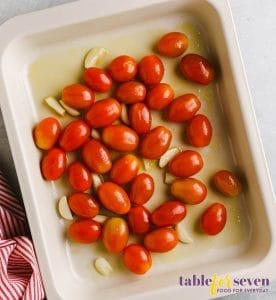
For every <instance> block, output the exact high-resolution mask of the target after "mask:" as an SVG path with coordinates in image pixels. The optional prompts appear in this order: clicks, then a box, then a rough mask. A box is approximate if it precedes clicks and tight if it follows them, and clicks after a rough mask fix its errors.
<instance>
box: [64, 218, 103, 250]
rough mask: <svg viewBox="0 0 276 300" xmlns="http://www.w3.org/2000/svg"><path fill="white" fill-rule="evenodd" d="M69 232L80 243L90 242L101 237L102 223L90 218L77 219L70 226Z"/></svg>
mask: <svg viewBox="0 0 276 300" xmlns="http://www.w3.org/2000/svg"><path fill="white" fill-rule="evenodd" d="M68 234H69V236H70V238H71V239H72V240H74V241H76V242H78V243H83V244H90V243H93V242H96V241H97V240H98V239H99V237H100V235H101V224H99V223H98V222H96V221H94V220H90V219H83V220H77V221H74V222H73V223H72V224H71V225H70V226H69V229H68Z"/></svg>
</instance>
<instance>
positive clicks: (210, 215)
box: [200, 203, 227, 235]
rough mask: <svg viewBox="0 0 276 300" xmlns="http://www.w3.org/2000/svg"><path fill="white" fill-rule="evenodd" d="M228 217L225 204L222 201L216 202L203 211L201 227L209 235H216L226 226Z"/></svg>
mask: <svg viewBox="0 0 276 300" xmlns="http://www.w3.org/2000/svg"><path fill="white" fill-rule="evenodd" d="M226 219H227V212H226V208H225V206H224V205H223V204H221V203H214V204H212V205H211V206H209V207H208V208H207V209H206V210H205V211H204V212H203V214H202V216H201V219H200V228H201V230H202V231H203V232H204V233H206V234H208V235H216V234H218V233H220V232H221V231H222V229H223V228H224V226H225V224H226Z"/></svg>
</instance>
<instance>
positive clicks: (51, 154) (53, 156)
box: [41, 148, 67, 180]
mask: <svg viewBox="0 0 276 300" xmlns="http://www.w3.org/2000/svg"><path fill="white" fill-rule="evenodd" d="M66 161H67V158H66V154H65V152H64V151H63V150H61V149H59V148H52V149H50V150H49V151H48V152H47V153H46V154H45V155H44V157H43V158H42V161H41V173H42V175H43V177H44V179H46V180H57V179H59V178H60V177H61V176H62V175H63V173H64V172H65V169H66Z"/></svg>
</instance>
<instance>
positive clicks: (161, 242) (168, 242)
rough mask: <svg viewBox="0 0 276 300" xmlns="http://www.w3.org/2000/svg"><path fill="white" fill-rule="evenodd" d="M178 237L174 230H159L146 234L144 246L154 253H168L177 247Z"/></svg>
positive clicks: (163, 228) (166, 228)
mask: <svg viewBox="0 0 276 300" xmlns="http://www.w3.org/2000/svg"><path fill="white" fill-rule="evenodd" d="M177 243H178V236H177V233H176V231H175V230H174V229H173V228H168V227H162V228H157V229H155V230H153V231H151V232H149V233H147V234H146V236H145V238H144V246H145V247H146V249H148V250H149V251H152V252H168V251H170V250H172V249H173V248H175V247H176V245H177Z"/></svg>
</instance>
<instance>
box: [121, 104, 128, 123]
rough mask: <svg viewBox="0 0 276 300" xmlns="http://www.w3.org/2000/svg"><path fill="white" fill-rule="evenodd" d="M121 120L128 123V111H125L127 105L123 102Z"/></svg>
mask: <svg viewBox="0 0 276 300" xmlns="http://www.w3.org/2000/svg"><path fill="white" fill-rule="evenodd" d="M121 120H122V121H123V122H124V123H125V124H127V125H128V124H129V120H128V113H127V106H126V105H125V104H124V103H122V112H121Z"/></svg>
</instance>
